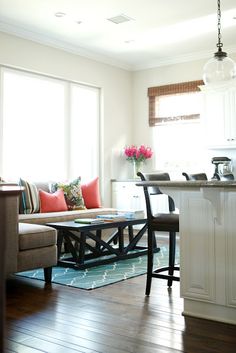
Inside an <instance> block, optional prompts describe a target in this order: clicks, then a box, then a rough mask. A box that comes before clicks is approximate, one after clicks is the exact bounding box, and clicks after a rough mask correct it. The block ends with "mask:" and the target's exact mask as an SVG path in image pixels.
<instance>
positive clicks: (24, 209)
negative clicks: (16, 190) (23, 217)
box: [19, 179, 39, 214]
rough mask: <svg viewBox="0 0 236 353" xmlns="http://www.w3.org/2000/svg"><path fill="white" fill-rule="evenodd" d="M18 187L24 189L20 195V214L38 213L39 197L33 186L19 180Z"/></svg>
mask: <svg viewBox="0 0 236 353" xmlns="http://www.w3.org/2000/svg"><path fill="white" fill-rule="evenodd" d="M19 185H20V186H23V187H24V188H25V189H24V191H23V192H22V194H21V199H20V213H25V214H28V213H37V212H39V195H38V190H37V187H36V185H35V184H33V183H30V182H28V181H26V180H23V179H20V180H19Z"/></svg>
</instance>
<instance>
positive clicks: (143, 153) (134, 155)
mask: <svg viewBox="0 0 236 353" xmlns="http://www.w3.org/2000/svg"><path fill="white" fill-rule="evenodd" d="M124 154H125V156H126V159H127V160H128V161H131V162H144V161H145V160H146V159H149V158H151V157H152V155H153V152H152V149H151V148H150V147H147V146H144V145H141V146H140V147H137V146H134V145H132V146H126V147H125V149H124Z"/></svg>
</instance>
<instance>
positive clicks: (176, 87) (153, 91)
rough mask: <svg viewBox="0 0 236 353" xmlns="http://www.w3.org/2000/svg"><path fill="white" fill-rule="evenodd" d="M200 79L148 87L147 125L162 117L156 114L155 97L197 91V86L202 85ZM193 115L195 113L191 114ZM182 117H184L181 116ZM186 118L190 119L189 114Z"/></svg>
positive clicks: (156, 121) (152, 124)
mask: <svg viewBox="0 0 236 353" xmlns="http://www.w3.org/2000/svg"><path fill="white" fill-rule="evenodd" d="M203 84H204V83H203V81H202V80H198V81H190V82H181V83H175V84H170V85H164V86H158V87H150V88H148V97H149V126H156V125H157V124H158V123H160V122H161V121H162V120H163V119H160V118H159V117H158V116H157V114H156V99H157V98H158V97H160V96H167V95H175V94H181V93H189V92H198V91H200V89H199V86H201V85H203ZM193 116H194V117H195V115H193ZM193 116H192V118H193ZM182 118H183V119H184V117H182ZM186 119H191V116H188V117H187V116H186Z"/></svg>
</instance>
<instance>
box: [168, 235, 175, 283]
mask: <svg viewBox="0 0 236 353" xmlns="http://www.w3.org/2000/svg"><path fill="white" fill-rule="evenodd" d="M175 244H176V233H175V232H170V233H169V271H168V274H169V275H170V276H173V274H174V266H175ZM172 283H173V280H172V279H171V278H170V279H168V282H167V285H168V287H171V286H172Z"/></svg>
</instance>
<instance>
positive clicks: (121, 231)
mask: <svg viewBox="0 0 236 353" xmlns="http://www.w3.org/2000/svg"><path fill="white" fill-rule="evenodd" d="M118 239H119V251H120V253H121V254H123V252H124V228H123V227H119V228H118Z"/></svg>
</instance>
